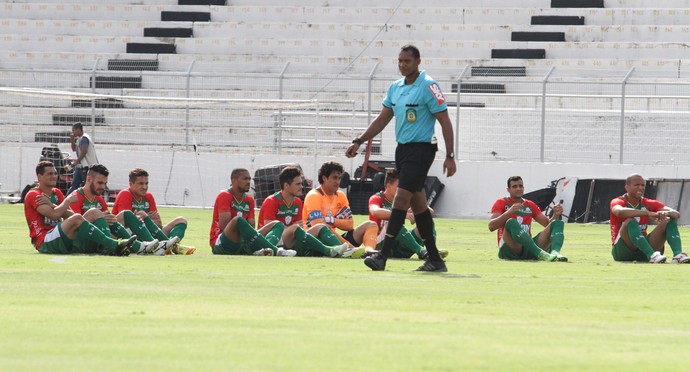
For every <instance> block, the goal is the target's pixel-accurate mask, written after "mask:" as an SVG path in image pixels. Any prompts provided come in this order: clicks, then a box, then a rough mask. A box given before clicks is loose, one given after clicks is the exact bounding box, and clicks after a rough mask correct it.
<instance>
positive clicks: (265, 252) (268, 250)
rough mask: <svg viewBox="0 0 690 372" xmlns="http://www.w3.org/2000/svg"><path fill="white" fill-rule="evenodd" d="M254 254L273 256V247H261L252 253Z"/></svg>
mask: <svg viewBox="0 0 690 372" xmlns="http://www.w3.org/2000/svg"><path fill="white" fill-rule="evenodd" d="M252 255H254V256H273V249H271V248H261V249H259V250H257V251H254V253H252Z"/></svg>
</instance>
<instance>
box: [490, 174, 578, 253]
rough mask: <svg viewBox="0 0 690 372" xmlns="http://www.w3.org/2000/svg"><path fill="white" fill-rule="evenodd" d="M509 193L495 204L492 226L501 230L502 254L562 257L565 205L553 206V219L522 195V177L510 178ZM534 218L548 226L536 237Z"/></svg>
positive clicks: (523, 190) (500, 243)
mask: <svg viewBox="0 0 690 372" xmlns="http://www.w3.org/2000/svg"><path fill="white" fill-rule="evenodd" d="M507 190H508V196H506V197H503V198H499V199H498V200H496V202H495V203H494V205H493V207H492V208H491V219H490V220H489V230H490V231H496V230H498V257H499V258H501V259H506V260H540V261H562V262H566V261H568V259H567V258H566V257H565V256H563V255H562V254H561V247H562V246H563V238H564V235H563V227H564V223H563V221H561V220H560V217H561V214H563V207H562V206H561V205H560V204H556V205H555V206H554V207H553V211H554V213H553V216H551V219H549V218H548V217H546V216H545V215H544V214H543V213H542V212H541V210H540V209H539V207H538V206H537V205H536V204H535V203H534V202H533V201H531V200H527V199H525V198H523V197H522V195H523V194H524V193H525V186H524V184H523V182H522V177H520V176H513V177H510V178H508V189H507ZM532 219H534V220H535V221H537V222H538V223H539V224H540V225H542V226H544V230H543V231H541V232H540V233H539V234H537V236H535V237H534V238H532Z"/></svg>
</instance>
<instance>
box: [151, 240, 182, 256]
mask: <svg viewBox="0 0 690 372" xmlns="http://www.w3.org/2000/svg"><path fill="white" fill-rule="evenodd" d="M179 243H180V238H178V237H176V236H173V237H172V238H170V239H168V240H163V241H162V242H161V244H160V245H159V246H158V247H159V248H158V249H156V251H155V252H154V253H153V254H155V255H156V256H161V254H158V250H159V249H161V247H163V248H165V250H163V253H164V254H175V251H176V250H177V245H178V244H179Z"/></svg>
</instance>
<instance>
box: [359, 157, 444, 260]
mask: <svg viewBox="0 0 690 372" xmlns="http://www.w3.org/2000/svg"><path fill="white" fill-rule="evenodd" d="M397 190H398V171H397V170H395V169H389V170H387V171H386V178H385V180H384V189H383V190H381V191H379V192H377V193H376V194H374V195H372V196H371V197H370V198H369V220H371V221H374V222H375V223H376V225H377V226H378V228H379V230H378V231H379V234H378V237H377V239H376V241H377V245H376V250H379V251H380V250H381V248H383V240H384V238H385V237H386V228H387V227H388V220H389V219H390V217H391V209H392V208H393V197H395V192H396V191H397ZM429 209H431V207H430V208H429ZM431 213H432V214H433V210H432V211H431ZM407 218H408V220H410V222H411V223H413V224H414V214H412V211H408V213H407ZM434 236H436V232H435V231H434ZM438 251H439V254H440V255H441V258H446V257H447V256H448V251H447V250H445V249H439V250H438ZM373 252H374V251H369V252H367V254H371V253H373ZM413 254H416V255H417V257H419V258H420V259H422V260H424V259H426V258H427V256H428V253H427V251H426V249H424V241H423V240H422V238H421V237H420V236H419V230H417V228H414V229H413V230H411V231H410V230H407V229H406V228H405V227H404V226H403V227H402V228H401V229H400V233H398V237H397V239H396V244H395V246H394V247H393V255H392V256H391V257H393V258H410V257H412V255H413Z"/></svg>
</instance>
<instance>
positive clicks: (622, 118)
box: [618, 67, 635, 164]
mask: <svg viewBox="0 0 690 372" xmlns="http://www.w3.org/2000/svg"><path fill="white" fill-rule="evenodd" d="M634 71H635V67H631V68H630V71H628V73H627V74H626V75H625V77H624V78H623V81H621V133H620V135H621V141H620V145H619V146H620V148H619V149H618V162H619V163H620V164H623V142H624V136H625V85H626V84H627V83H628V79H630V76H632V74H633V72H634Z"/></svg>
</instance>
